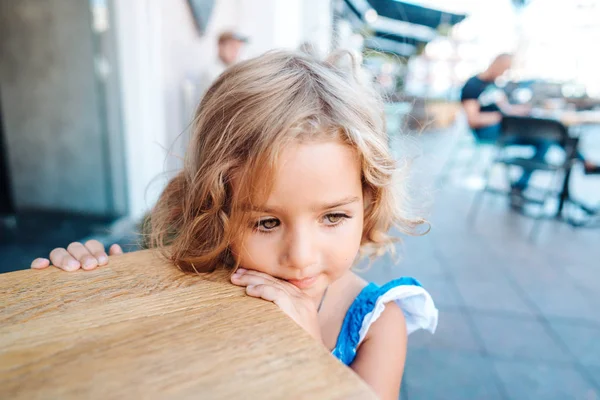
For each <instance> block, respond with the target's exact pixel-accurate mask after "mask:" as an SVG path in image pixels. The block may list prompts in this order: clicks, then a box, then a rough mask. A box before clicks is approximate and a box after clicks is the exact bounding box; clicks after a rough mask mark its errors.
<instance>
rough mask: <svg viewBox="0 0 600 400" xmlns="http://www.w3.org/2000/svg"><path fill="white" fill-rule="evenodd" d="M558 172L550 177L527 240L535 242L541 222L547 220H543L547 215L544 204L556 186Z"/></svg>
mask: <svg viewBox="0 0 600 400" xmlns="http://www.w3.org/2000/svg"><path fill="white" fill-rule="evenodd" d="M559 172H560V170H557V171H555V172H554V176H553V177H552V180H551V182H550V185H549V187H548V188H546V191H545V192H544V196H543V198H542V205H541V206H540V207H541V210H540V212H539V213H538V215H536V217H535V219H534V221H533V226H532V227H531V231H530V232H529V239H530V240H532V241H533V240H535V239H536V238H537V236H538V234H539V231H540V226H541V224H542V220H543V219H547V218H545V217H547V215H546V213H545V209H546V204H547V203H548V199H550V197H551V196H552V194H553V193H554V188H555V187H556V185H557V183H558V176H559Z"/></svg>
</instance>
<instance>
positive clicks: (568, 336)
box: [365, 132, 600, 400]
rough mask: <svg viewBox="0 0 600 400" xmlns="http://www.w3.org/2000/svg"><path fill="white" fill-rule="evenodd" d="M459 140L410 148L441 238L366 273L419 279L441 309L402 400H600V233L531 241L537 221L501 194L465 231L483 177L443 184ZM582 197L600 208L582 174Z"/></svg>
mask: <svg viewBox="0 0 600 400" xmlns="http://www.w3.org/2000/svg"><path fill="white" fill-rule="evenodd" d="M593 134H594V135H595V136H592V134H590V135H589V136H590V138H588V139H587V141H586V142H585V143H586V147H585V150H586V152H587V153H588V154H590V155H591V156H594V157H597V158H596V159H597V160H600V152H599V151H598V150H600V132H594V133H593ZM455 139H456V133H451V132H445V133H440V134H432V135H428V134H423V135H422V136H420V137H417V138H414V139H411V140H409V144H411V146H409V149H410V150H408V151H409V152H411V153H412V154H414V153H415V151H416V150H415V149H421V150H418V151H420V153H421V156H420V157H418V158H417V159H416V160H415V162H414V165H413V167H414V169H415V170H416V171H417V172H416V173H415V174H413V179H412V185H413V188H415V189H416V190H418V191H419V190H420V191H421V193H420V197H421V198H420V199H419V203H420V204H423V201H422V199H428V200H430V201H429V202H428V203H433V205H432V206H431V208H430V210H431V211H430V217H429V220H430V222H431V225H432V230H431V233H430V234H428V235H426V236H424V237H414V238H413V237H411V238H408V239H406V240H405V242H404V244H403V245H402V246H400V247H399V249H400V250H401V256H402V260H401V261H400V262H399V263H398V264H396V265H394V264H393V262H392V261H391V260H390V259H389V258H385V259H381V260H379V261H377V262H376V263H375V264H374V265H373V266H372V268H371V269H370V270H369V271H368V272H366V273H365V276H366V277H367V278H369V279H371V280H374V281H378V282H385V281H387V280H390V279H392V278H395V277H398V276H402V275H411V276H414V277H416V278H417V279H419V280H420V281H421V282H422V283H423V285H424V286H425V287H426V288H427V289H428V290H429V291H430V293H431V294H432V296H433V298H434V300H435V301H436V304H437V306H438V308H439V309H440V319H439V326H438V331H437V333H436V334H435V335H434V336H431V335H429V334H426V333H424V332H420V333H415V334H414V335H412V336H411V337H410V339H409V353H408V359H407V366H406V375H405V380H404V385H403V393H402V398H403V399H410V400H416V399H561V400H562V399H586V400H592V399H600V229H587V230H582V229H578V230H574V229H572V228H571V227H569V226H567V225H565V224H564V223H561V222H558V221H547V222H544V224H543V225H542V227H541V231H540V235H539V236H538V237H537V238H536V240H534V241H531V240H530V239H529V237H528V235H529V229H530V228H531V224H532V221H531V219H529V218H526V217H523V216H521V215H518V214H516V213H514V212H511V211H510V209H509V208H508V207H507V202H506V199H504V198H500V197H496V196H494V195H489V197H486V199H485V202H484V203H483V207H482V208H481V212H480V214H479V216H478V218H477V219H476V221H475V223H474V224H470V223H468V222H467V213H468V210H469V207H470V204H471V201H472V199H473V196H474V193H475V191H474V190H473V189H472V187H473V186H476V185H473V182H476V181H477V179H476V177H474V176H473V175H477V174H478V172H479V171H480V168H477V167H474V168H472V169H471V172H473V173H466V174H465V173H463V172H459V173H458V174H454V175H453V176H454V177H453V178H452V179H450V180H449V181H448V183H447V184H446V185H445V186H444V187H443V188H441V189H440V188H436V186H435V178H436V176H437V174H438V173H439V170H440V166H441V165H442V164H443V160H444V158H445V156H446V155H447V152H448V150H449V149H451V148H452V143H453V142H454V141H455ZM405 144H406V143H404V144H403V145H396V151H397V152H400V153H401V152H403V150H402V148H403V146H404V145H405ZM404 148H406V147H404ZM539 179H543V178H542V177H539ZM420 184H421V185H420ZM423 187H425V188H426V189H424V190H423V189H422V188H423ZM574 187H575V188H574V189H575V190H574V192H575V194H576V195H578V196H580V197H582V198H584V199H585V200H586V201H588V202H591V203H593V202H600V178H593V179H592V178H588V179H584V177H583V176H578V177H576V179H575V180H574ZM423 192H425V195H424V194H423Z"/></svg>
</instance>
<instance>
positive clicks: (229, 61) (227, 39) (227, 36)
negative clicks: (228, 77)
mask: <svg viewBox="0 0 600 400" xmlns="http://www.w3.org/2000/svg"><path fill="white" fill-rule="evenodd" d="M246 43H248V38H247V37H246V36H243V35H241V34H239V33H237V32H233V31H225V32H223V33H221V34H220V35H219V38H218V41H217V46H218V52H217V59H216V60H215V62H213V63H212V64H211V65H209V66H208V68H207V69H206V70H205V71H204V74H203V76H202V81H203V82H201V84H202V86H203V87H204V88H205V89H208V87H209V86H210V85H211V84H212V83H213V82H214V81H215V79H217V77H218V76H219V75H221V74H222V73H223V71H225V69H227V67H229V66H231V65H233V64H235V63H236V62H237V61H238V59H239V56H240V52H241V50H242V47H243V45H244V44H246Z"/></svg>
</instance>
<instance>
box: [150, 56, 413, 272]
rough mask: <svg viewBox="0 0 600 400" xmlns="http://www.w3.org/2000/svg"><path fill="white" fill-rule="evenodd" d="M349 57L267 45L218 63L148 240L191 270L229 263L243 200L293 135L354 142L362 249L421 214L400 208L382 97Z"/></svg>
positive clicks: (256, 189)
mask: <svg viewBox="0 0 600 400" xmlns="http://www.w3.org/2000/svg"><path fill="white" fill-rule="evenodd" d="M344 54H346V55H348V56H349V57H344ZM348 60H350V63H348V62H347V61H348ZM344 61H346V62H345V63H344ZM340 64H345V65H346V67H342V66H340ZM354 65H355V64H354V58H353V57H352V55H351V54H349V53H338V54H336V55H334V56H332V57H330V58H329V59H328V60H325V61H320V60H317V59H315V58H313V57H312V56H310V55H306V54H301V53H296V52H290V51H271V52H268V53H266V54H264V55H261V56H259V57H256V58H254V59H251V60H248V61H244V62H241V63H239V64H237V65H234V66H233V67H231V68H229V69H228V70H226V71H225V72H224V73H223V74H222V75H221V76H220V77H219V78H218V79H217V80H216V81H215V82H214V83H213V85H212V86H211V87H210V88H209V89H208V91H207V93H206V94H205V96H204V98H203V99H202V101H201V103H200V105H199V106H198V108H197V110H196V114H195V117H194V121H193V130H192V132H193V133H192V135H191V142H190V145H189V148H188V150H187V153H186V158H185V165H184V168H183V170H182V171H181V172H180V173H179V174H178V175H177V176H176V177H175V178H174V179H172V180H171V181H170V182H169V184H168V185H167V187H166V188H165V190H164V191H163V193H162V195H161V197H160V199H159V201H158V203H157V204H156V206H155V207H154V209H153V211H152V214H151V218H150V220H149V223H148V228H149V230H150V233H149V245H150V247H158V248H162V249H166V248H167V246H168V251H165V254H168V256H169V257H170V259H171V260H172V261H173V262H174V263H175V264H176V265H178V266H179V267H180V268H181V269H182V270H184V271H189V272H192V271H196V272H209V271H213V270H214V269H215V268H217V267H219V266H222V265H225V264H227V265H230V264H231V263H232V260H233V262H235V260H234V259H235V256H234V255H233V254H231V251H230V244H231V243H232V241H234V240H235V239H236V238H239V237H240V236H239V235H241V234H242V230H243V229H244V228H245V227H247V226H248V225H247V221H246V218H247V212H245V210H247V205H248V203H253V202H261V201H263V200H265V199H266V197H267V196H268V194H269V191H270V184H269V183H270V182H272V177H273V175H274V166H275V165H276V161H277V157H278V155H279V154H280V153H281V151H282V149H283V148H285V146H286V145H288V144H289V143H291V142H294V141H313V140H338V141H340V142H342V143H344V144H347V145H348V146H351V147H352V148H354V149H355V150H356V152H357V155H358V156H359V159H360V162H361V165H362V182H363V191H364V195H365V196H364V198H365V213H364V229H363V235H362V246H361V252H362V253H363V254H365V255H370V256H377V255H380V254H382V253H383V252H385V251H386V250H388V249H393V241H394V240H395V239H394V238H393V237H392V236H390V235H389V234H388V231H389V230H390V228H392V226H395V227H396V228H398V229H399V230H400V231H401V232H405V233H412V232H414V230H415V228H416V227H417V226H418V225H420V224H421V223H422V222H423V220H422V219H411V218H408V217H407V216H406V214H405V212H403V210H402V206H403V204H404V203H405V201H404V200H403V198H402V196H401V195H402V194H403V191H402V189H401V186H399V185H397V184H396V183H394V176H395V173H396V172H397V168H396V162H395V160H394V158H393V157H392V155H391V154H390V150H389V146H388V136H387V133H386V129H385V118H384V114H383V103H382V101H381V99H380V98H379V97H378V95H377V94H376V93H375V92H374V91H373V90H372V89H371V88H370V87H369V85H364V84H362V83H361V81H360V80H359V79H358V78H357V72H356V71H357V69H356V67H355V66H354ZM234 180H235V182H236V183H238V185H237V186H238V187H236V188H235V190H234V188H233V186H232V182H233V181H234Z"/></svg>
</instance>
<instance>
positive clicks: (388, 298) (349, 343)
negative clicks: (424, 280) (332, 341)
mask: <svg viewBox="0 0 600 400" xmlns="http://www.w3.org/2000/svg"><path fill="white" fill-rule="evenodd" d="M390 302H393V303H395V304H396V305H397V306H398V307H399V308H400V309H401V310H402V312H403V314H404V319H405V320H406V331H407V333H408V334H410V333H412V332H414V331H416V330H418V329H425V330H428V331H430V332H432V333H433V332H434V331H435V328H436V326H437V319H438V310H437V309H436V307H435V304H434V302H433V299H432V298H431V296H430V295H429V293H428V292H427V291H426V290H425V289H424V288H423V287H422V286H421V284H420V283H419V281H417V280H416V279H414V278H410V277H402V278H399V279H394V280H392V281H390V282H387V283H386V284H384V285H381V286H379V285H376V284H375V283H368V284H364V285H363V287H362V289H361V290H360V291H358V294H357V295H356V297H355V298H354V300H353V302H352V303H351V305H350V307H349V308H348V311H347V312H346V315H345V317H344V322H343V323H342V327H341V329H340V333H339V336H338V340H337V344H336V347H335V349H334V350H333V354H334V355H335V356H336V357H337V358H339V359H340V360H341V361H342V362H344V363H345V364H346V365H350V364H351V363H352V361H353V360H354V357H355V356H356V351H357V349H358V347H359V346H360V344H361V343H362V342H363V340H364V339H365V338H366V337H367V333H368V332H369V329H370V328H371V326H372V325H373V324H374V323H375V321H377V320H378V319H379V318H380V317H381V315H382V313H383V311H384V310H385V306H386V304H388V303H390Z"/></svg>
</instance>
